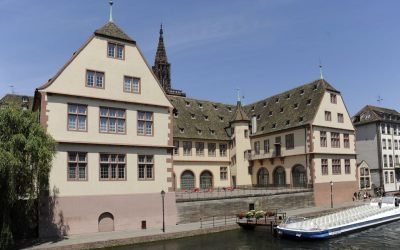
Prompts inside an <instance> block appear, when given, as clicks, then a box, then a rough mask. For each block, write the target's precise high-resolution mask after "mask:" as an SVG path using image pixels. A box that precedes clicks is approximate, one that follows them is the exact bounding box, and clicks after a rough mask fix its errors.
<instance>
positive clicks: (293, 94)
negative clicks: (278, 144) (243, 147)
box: [245, 79, 339, 135]
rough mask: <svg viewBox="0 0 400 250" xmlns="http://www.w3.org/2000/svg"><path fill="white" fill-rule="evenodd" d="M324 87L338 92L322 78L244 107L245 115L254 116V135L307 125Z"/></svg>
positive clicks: (313, 114) (315, 110)
mask: <svg viewBox="0 0 400 250" xmlns="http://www.w3.org/2000/svg"><path fill="white" fill-rule="evenodd" d="M326 90H329V91H332V92H336V93H339V91H338V90H336V89H335V88H333V87H332V86H331V85H330V84H329V83H328V82H326V81H325V80H321V79H319V80H316V81H313V82H311V83H308V84H305V85H302V86H299V87H297V88H294V89H291V90H288V91H286V92H283V93H280V94H278V95H275V96H271V97H268V98H266V99H264V100H261V101H258V102H256V103H253V104H249V105H246V106H245V110H246V112H247V114H249V116H251V117H253V116H256V117H257V132H256V135H257V134H264V133H271V132H275V131H279V130H283V129H289V128H294V127H298V126H302V125H305V124H310V123H311V122H312V121H313V120H314V117H315V115H316V113H317V111H318V108H319V105H320V103H321V100H322V98H323V96H324V93H325V91H326Z"/></svg>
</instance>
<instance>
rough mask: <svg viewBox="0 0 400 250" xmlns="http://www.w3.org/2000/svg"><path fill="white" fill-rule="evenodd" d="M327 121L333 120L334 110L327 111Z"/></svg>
mask: <svg viewBox="0 0 400 250" xmlns="http://www.w3.org/2000/svg"><path fill="white" fill-rule="evenodd" d="M325 121H327V122H331V121H332V112H331V111H325Z"/></svg>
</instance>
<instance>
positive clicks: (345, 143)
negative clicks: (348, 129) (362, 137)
mask: <svg viewBox="0 0 400 250" xmlns="http://www.w3.org/2000/svg"><path fill="white" fill-rule="evenodd" d="M343 147H344V148H350V134H348V133H344V134H343Z"/></svg>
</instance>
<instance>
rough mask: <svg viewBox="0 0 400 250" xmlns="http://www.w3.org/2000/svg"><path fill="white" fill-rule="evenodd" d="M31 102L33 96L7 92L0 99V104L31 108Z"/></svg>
mask: <svg viewBox="0 0 400 250" xmlns="http://www.w3.org/2000/svg"><path fill="white" fill-rule="evenodd" d="M32 104H33V96H25V95H15V94H7V95H5V96H4V97H3V98H1V100H0V106H3V105H16V106H18V107H26V108H27V109H31V108H32Z"/></svg>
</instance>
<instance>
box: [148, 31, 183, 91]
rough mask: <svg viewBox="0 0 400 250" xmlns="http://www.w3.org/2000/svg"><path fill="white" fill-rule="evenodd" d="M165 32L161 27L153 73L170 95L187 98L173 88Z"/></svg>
mask: <svg viewBox="0 0 400 250" xmlns="http://www.w3.org/2000/svg"><path fill="white" fill-rule="evenodd" d="M163 35H164V30H163V26H162V24H161V25H160V36H159V38H158V46H157V52H156V58H155V60H154V66H153V72H154V74H155V75H156V76H157V78H158V81H159V82H160V84H161V86H162V87H163V89H164V90H165V92H166V93H167V94H169V95H178V96H186V94H185V93H183V92H182V91H181V90H175V89H172V88H171V64H170V63H169V62H168V58H167V51H166V50H165V45H164V36H163Z"/></svg>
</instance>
